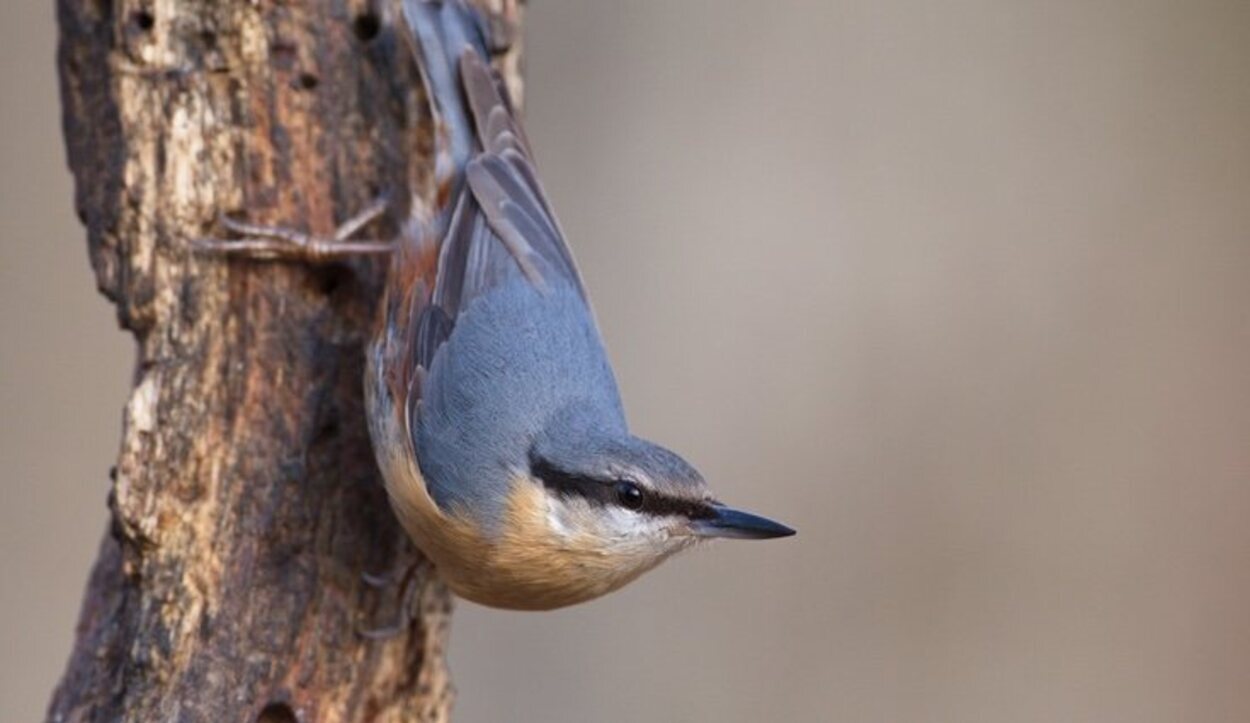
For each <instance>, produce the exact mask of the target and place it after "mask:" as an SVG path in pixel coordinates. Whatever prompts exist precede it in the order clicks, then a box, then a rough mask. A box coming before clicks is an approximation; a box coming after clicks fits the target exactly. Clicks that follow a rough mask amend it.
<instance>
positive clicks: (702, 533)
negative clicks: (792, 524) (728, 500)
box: [690, 504, 794, 540]
mask: <svg viewBox="0 0 1250 723" xmlns="http://www.w3.org/2000/svg"><path fill="white" fill-rule="evenodd" d="M712 511H713V513H714V514H713V516H711V517H705V518H703V519H698V520H691V522H690V529H691V531H692V532H694V534H696V535H698V536H699V537H732V538H736V539H739V540H768V539H771V538H774V537H789V536H790V535H793V534H794V530H792V529H790V528H789V527H786V526H785V525H783V524H781V523H779V522H773V521H772V520H770V519H768V518H766V517H760V516H759V515H753V514H751V513H750V512H743V511H741V510H735V509H733V508H732V507H726V506H724V505H721V504H715V505H712Z"/></svg>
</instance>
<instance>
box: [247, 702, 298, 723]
mask: <svg viewBox="0 0 1250 723" xmlns="http://www.w3.org/2000/svg"><path fill="white" fill-rule="evenodd" d="M256 723H299V718H296V717H295V711H293V710H291V706H289V705H287V704H286V703H270V704H269V705H267V706H265V708H264V710H262V711H261V712H260V715H258V716H256Z"/></svg>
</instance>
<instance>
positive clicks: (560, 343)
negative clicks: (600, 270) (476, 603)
mask: <svg viewBox="0 0 1250 723" xmlns="http://www.w3.org/2000/svg"><path fill="white" fill-rule="evenodd" d="M405 18H406V19H407V21H408V23H409V25H410V27H411V26H413V25H419V26H420V27H416V28H411V30H412V32H411V39H412V41H413V46H414V50H415V51H416V55H417V60H418V63H420V64H421V65H422V78H423V80H424V82H425V83H426V84H427V91H428V93H427V95H428V97H430V98H431V99H432V102H433V104H434V105H435V115H436V123H437V124H438V125H437V126H436V141H438V142H442V143H444V144H445V147H444V149H443V150H444V154H443V155H442V156H441V157H443V158H446V157H448V156H450V158H451V161H452V163H451V165H452V166H453V167H452V168H451V169H449V170H450V174H451V175H450V176H447V177H444V178H443V179H441V180H440V181H439V183H440V188H443V189H446V190H447V191H449V192H450V193H449V196H450V198H449V201H450V204H451V205H450V208H448V209H443V210H441V211H440V213H439V216H438V222H437V223H436V224H435V227H436V228H438V227H440V226H441V229H445V231H444V232H443V238H442V243H441V245H440V247H439V251H438V258H437V270H436V273H435V275H434V283H433V289H432V292H431V293H430V296H429V300H428V302H427V303H426V304H425V305H424V306H423V307H422V308H421V310H420V311H419V313H418V315H417V317H416V319H415V327H414V329H413V331H412V332H411V339H412V344H413V346H412V359H411V360H410V363H411V364H413V365H414V368H415V372H416V373H415V374H414V375H413V377H414V379H415V383H413V384H412V385H411V387H410V389H409V392H408V420H409V422H408V424H409V433H410V435H411V436H412V438H413V443H414V444H415V445H416V447H417V448H418V451H419V454H418V457H419V460H420V463H421V467H422V471H423V473H424V475H425V478H426V483H427V486H428V488H429V489H430V492H431V495H432V496H433V497H434V499H435V501H436V502H437V503H438V504H439V506H440V507H443V508H446V507H447V505H454V504H456V503H457V502H466V501H467V498H469V497H474V496H481V497H482V498H483V500H485V499H487V498H491V497H490V494H489V493H488V492H487V490H488V488H490V487H491V486H492V485H495V486H497V485H498V484H499V483H500V480H498V479H494V480H491V481H488V480H486V479H485V478H486V477H489V476H490V475H489V474H488V472H490V471H491V470H495V471H499V470H497V469H496V468H497V467H498V466H499V462H500V461H501V460H504V459H510V458H511V457H516V456H517V455H518V454H523V452H524V450H523V449H521V448H520V447H519V445H520V443H521V440H522V439H523V438H524V436H525V435H526V434H528V433H530V432H532V431H533V429H534V428H535V425H536V424H538V423H539V418H540V417H541V415H544V414H548V413H550V411H551V410H552V409H553V408H554V407H556V406H559V405H561V404H564V403H565V401H566V399H567V398H570V397H573V396H577V397H580V398H583V399H584V398H587V397H595V399H594V404H595V406H596V407H597V408H601V409H605V410H607V411H608V416H609V417H611V418H612V419H611V420H610V423H613V424H615V423H617V420H616V418H617V417H620V416H621V414H620V411H619V398H618V397H617V393H616V385H615V380H614V379H613V378H612V373H611V369H610V368H608V366H607V362H606V358H605V356H604V354H603V350H602V346H601V342H600V340H599V337H598V330H597V329H596V328H595V325H594V320H593V316H592V314H591V312H590V308H589V302H588V300H587V296H586V291H585V287H584V285H583V284H582V280H581V277H580V274H579V273H578V271H577V266H576V264H575V263H574V261H573V256H572V253H571V252H570V251H569V248H568V245H567V243H566V242H565V239H564V234H563V231H562V230H561V228H560V225H559V222H558V221H557V220H556V217H555V214H554V213H553V212H552V210H551V205H550V203H549V201H548V200H547V196H546V194H545V192H544V191H543V188H542V185H541V184H540V183H539V181H538V178H537V174H536V173H535V170H534V164H533V160H532V158H531V155H530V151H529V144H528V142H527V140H526V138H525V135H524V131H523V130H522V129H521V126H520V123H519V122H518V120H517V118H516V115H515V114H514V112H513V109H512V106H511V104H510V102H509V100H508V97H507V92H506V90H505V89H504V86H503V84H502V83H501V82H500V79H499V78H498V76H497V75H496V74H495V73H494V72H493V71H492V70H491V69H490V66H489V64H488V62H487V60H486V58H487V48H488V46H489V42H488V39H487V38H485V36H484V34H483V28H485V27H486V24H485V23H483V22H481V20H480V18H479V17H478V16H477V14H476V11H475V10H473V9H472V8H471V7H470V6H468V5H467V4H466V3H464V2H462V1H460V0H446V1H444V2H439V1H438V0H433V1H432V2H431V1H430V0H426V1H424V2H422V1H421V0H405ZM449 68H453V69H455V71H456V72H455V73H450V72H447V70H448V69H449ZM453 81H458V82H454V84H453ZM466 149H468V152H467V156H466ZM436 152H437V151H436ZM441 229H440V230H441ZM599 397H602V398H601V399H600V398H599ZM620 423H622V424H623V420H622V421H621V422H620ZM510 456H511V457H510ZM464 480H476V481H474V483H473V484H472V485H469V484H466V483H464V482H463V481H464ZM492 499H493V498H492ZM479 502H480V501H479ZM464 506H465V507H475V505H464ZM476 507H478V508H480V507H481V505H476Z"/></svg>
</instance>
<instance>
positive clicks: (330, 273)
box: [313, 264, 352, 296]
mask: <svg viewBox="0 0 1250 723" xmlns="http://www.w3.org/2000/svg"><path fill="white" fill-rule="evenodd" d="M351 278H352V271H351V269H349V268H347V267H346V266H344V265H342V264H331V265H328V266H320V267H318V268H316V269H314V270H313V283H314V284H316V287H317V291H318V292H320V293H321V294H322V295H324V296H333V295H334V292H336V291H338V290H339V289H340V288H342V287H343V286H344V285H345V284H347V283H348V282H349V281H351Z"/></svg>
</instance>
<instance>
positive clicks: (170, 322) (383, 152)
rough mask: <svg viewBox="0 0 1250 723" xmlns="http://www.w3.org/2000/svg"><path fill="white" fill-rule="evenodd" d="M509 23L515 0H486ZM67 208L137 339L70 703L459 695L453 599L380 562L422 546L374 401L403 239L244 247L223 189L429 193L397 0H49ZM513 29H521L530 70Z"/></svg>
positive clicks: (442, 700)
mask: <svg viewBox="0 0 1250 723" xmlns="http://www.w3.org/2000/svg"><path fill="white" fill-rule="evenodd" d="M493 4H494V6H495V7H494V10H495V11H496V16H495V17H496V19H498V20H500V23H501V27H510V28H515V26H516V22H517V21H518V17H517V15H518V9H517V7H516V2H515V0H495V1H494V3H493ZM57 6H58V15H59V23H60V31H61V39H60V52H59V65H60V73H61V83H62V102H63V105H64V130H65V137H66V145H67V148H68V156H69V165H70V168H71V170H72V172H73V174H74V178H75V182H76V207H77V210H78V213H79V216H80V218H81V219H82V220H83V222H84V224H85V225H86V227H87V235H88V245H89V250H90V255H91V263H92V266H93V268H94V270H95V274H96V279H97V283H98V284H99V287H100V290H101V291H102V292H103V293H104V294H105V296H107V297H108V298H109V299H111V300H112V301H113V302H114V303H115V304H116V305H117V313H118V318H119V319H120V323H121V325H122V326H123V327H124V328H126V329H128V330H130V331H131V332H132V333H133V334H134V335H135V339H136V341H137V342H138V344H137V348H138V359H137V363H136V366H135V373H134V390H133V391H132V393H131V396H130V399H129V401H128V403H127V405H126V409H125V414H124V418H123V429H122V441H121V451H120V454H119V458H118V462H117V467H116V469H115V471H114V475H113V477H114V483H113V487H112V492H111V494H110V497H109V509H110V511H111V517H112V520H111V522H112V524H111V527H110V530H109V532H108V533H107V534H106V535H105V537H104V540H103V541H102V543H101V546H100V553H99V559H98V560H97V561H96V564H95V569H94V571H93V572H92V574H91V578H90V582H89V583H88V587H87V592H86V600H85V601H84V603H83V608H82V612H81V617H80V620H79V623H78V630H77V641H76V644H75V647H74V650H73V652H72V654H71V657H70V661H69V665H68V669H67V670H66V673H65V676H64V678H63V679H62V681H61V683H60V685H59V686H58V688H57V690H56V692H55V694H54V696H53V699H52V703H51V706H50V709H49V714H48V716H49V719H50V720H54V721H75V722H78V721H117V720H127V721H142V722H144V723H150V722H152V721H211V722H212V723H225V722H234V721H246V722H251V721H265V722H267V723H277V722H280V721H281V722H286V721H300V722H301V723H311V722H313V721H399V720H404V721H409V720H443V719H446V718H447V716H448V709H449V706H450V702H451V697H452V689H451V684H450V682H449V679H448V675H447V670H446V667H445V664H444V660H443V648H444V645H445V642H446V635H447V629H448V624H449V620H450V609H451V603H450V599H449V597H448V594H447V592H446V590H445V589H444V588H443V587H442V586H441V584H439V582H438V581H437V579H436V578H435V577H434V576H432V575H430V574H428V573H427V572H424V570H428V568H425V567H423V568H422V570H423V572H422V573H421V575H420V585H419V588H418V594H417V599H418V601H419V603H418V608H419V614H418V615H417V617H416V619H415V621H414V623H413V625H412V626H411V627H409V628H408V629H407V630H406V631H405V633H403V634H401V635H399V636H397V637H395V638H393V639H390V640H386V641H381V642H375V641H372V640H369V639H366V638H364V637H362V636H360V635H359V634H357V630H358V628H360V627H362V626H363V627H379V626H384V625H386V624H388V623H390V622H391V621H393V620H394V619H395V616H396V615H397V608H398V606H399V600H398V597H399V595H398V593H397V591H395V590H393V589H392V590H385V589H384V590H380V591H379V590H374V589H372V588H370V587H368V586H366V585H364V584H363V583H362V581H361V573H362V572H365V571H371V572H378V571H386V570H394V569H399V568H401V567H403V566H404V564H405V563H406V562H408V561H411V560H413V559H415V557H416V555H417V553H416V552H414V551H413V549H412V548H411V546H410V545H409V544H408V543H407V542H406V540H405V538H404V537H403V534H402V532H401V531H400V529H399V527H398V525H397V524H396V523H395V520H394V519H393V517H392V515H391V511H390V509H389V508H388V506H387V502H386V498H385V493H384V490H383V487H382V484H381V481H380V479H379V476H378V472H377V470H376V469H375V466H374V461H373V455H372V453H371V451H370V448H369V440H368V436H367V432H366V426H365V421H364V417H363V407H362V384H361V374H362V369H363V354H362V346H363V344H364V342H365V340H366V337H367V336H368V334H369V333H370V328H371V326H372V321H373V318H374V305H375V302H376V300H377V297H378V294H379V291H380V288H381V282H382V278H383V272H384V268H383V267H384V265H385V262H384V261H381V260H367V259H362V260H356V261H351V262H348V263H337V264H333V265H328V266H323V267H315V268H314V267H304V266H299V265H294V264H278V263H256V262H249V261H244V260H231V261H225V260H222V259H220V258H214V257H206V256H202V255H197V254H195V253H193V252H192V251H191V250H190V246H189V239H191V238H194V237H197V236H208V235H220V233H221V231H220V229H218V228H216V225H215V219H216V217H217V215H218V214H219V213H228V214H232V215H234V216H236V217H239V218H243V219H246V220H249V221H252V222H256V223H265V224H276V225H284V226H291V227H296V228H301V229H306V230H310V231H313V232H317V233H321V234H328V233H329V232H330V231H331V230H332V229H333V227H334V226H335V225H336V224H337V223H339V222H341V221H343V220H345V219H346V218H348V217H350V216H351V215H353V214H354V213H355V212H357V211H359V210H360V209H362V208H364V207H365V205H367V204H368V203H369V202H370V201H371V200H372V199H373V198H375V197H377V196H378V195H380V194H387V195H388V197H389V198H391V199H393V200H395V201H396V202H395V203H394V204H393V206H394V207H395V208H393V209H392V211H391V212H390V213H389V215H388V216H387V218H386V219H384V220H382V221H380V222H378V223H375V224H374V227H373V228H371V229H370V231H372V233H371V234H370V235H371V236H372V237H375V238H384V237H386V236H387V235H388V234H390V233H392V232H393V231H394V230H395V228H396V225H397V223H398V220H399V219H401V218H402V214H403V213H404V212H405V210H406V209H405V208H404V206H406V204H405V203H403V200H404V199H407V198H409V196H408V194H409V193H410V192H416V193H428V191H429V189H428V188H426V186H427V185H428V183H427V180H428V178H429V174H430V166H429V162H430V158H429V150H430V145H431V140H430V124H429V114H428V112H427V110H426V107H425V105H424V100H423V98H422V96H421V92H420V89H419V85H420V83H419V80H418V76H417V74H416V72H415V68H414V67H413V65H412V62H411V60H410V58H409V54H408V52H407V48H406V46H405V45H404V43H403V42H402V41H401V38H400V34H399V29H398V28H397V27H395V23H397V22H398V21H399V17H400V16H399V14H398V11H397V7H396V6H395V5H394V4H392V3H391V2H390V1H389V0H376V1H375V2H370V1H369V0H304V1H302V2H298V3H294V2H278V1H277V0H273V1H268V0H263V1H261V2H257V1H256V0H216V1H214V0H111V1H110V0H58V3H57ZM517 52H518V50H517V48H515V47H513V48H511V49H510V50H508V51H507V53H506V54H504V55H503V56H502V57H501V59H500V62H506V65H507V68H506V71H507V73H508V76H509V78H508V79H509V82H510V83H511V84H513V85H514V86H515V85H517V84H518V79H517V75H516V67H517Z"/></svg>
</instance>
